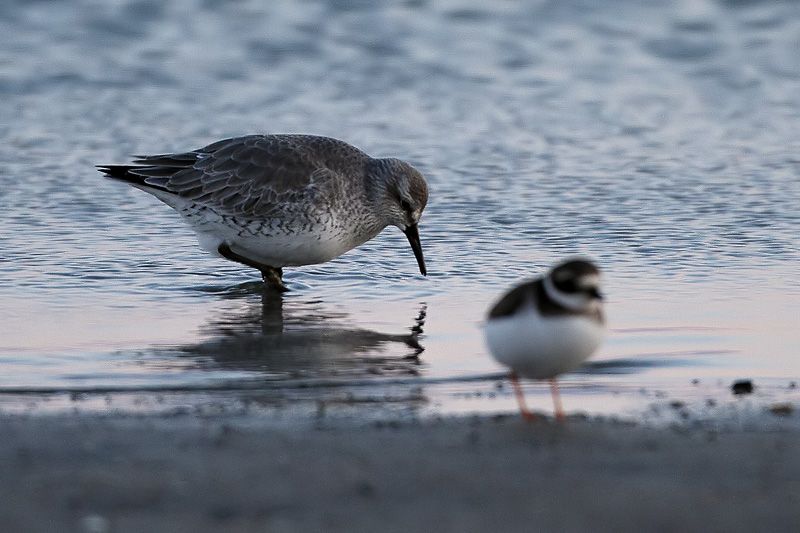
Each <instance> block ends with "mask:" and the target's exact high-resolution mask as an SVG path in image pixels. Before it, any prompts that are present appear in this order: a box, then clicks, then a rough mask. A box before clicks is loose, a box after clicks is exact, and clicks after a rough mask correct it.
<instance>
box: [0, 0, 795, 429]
mask: <svg viewBox="0 0 800 533" xmlns="http://www.w3.org/2000/svg"><path fill="white" fill-rule="evenodd" d="M600 5H601V7H599V8H598V7H597V5H596V3H594V2H585V3H584V2H578V1H574V2H538V3H537V2H528V3H502V4H496V5H495V4H492V10H488V9H486V8H482V7H476V5H475V4H474V3H469V2H442V3H440V2H437V3H428V2H425V1H409V2H406V3H405V4H403V5H395V6H393V7H382V6H378V5H373V3H370V2H363V3H345V2H334V1H331V2H303V3H300V4H297V3H293V2H274V3H270V6H269V7H264V6H262V5H261V3H258V2H246V1H242V2H230V3H229V2H219V3H218V2H212V1H199V0H198V1H190V0H183V1H177V2H170V3H168V4H163V3H161V2H155V1H149V0H142V1H133V0H121V1H118V2H93V1H90V0H83V1H78V2H72V3H68V4H67V3H65V4H56V5H51V4H50V3H45V2H41V3H39V2H32V3H31V2H22V1H20V2H8V3H5V4H4V5H3V6H2V7H0V29H2V31H0V101H2V104H0V131H2V139H3V142H2V143H0V161H2V166H1V167H0V168H1V169H0V206H2V216H0V249H2V257H0V281H2V283H1V284H0V301H2V306H1V307H0V369H1V370H0V391H3V392H4V393H5V394H6V396H5V397H6V398H12V397H13V398H14V400H13V401H7V402H4V403H3V405H4V406H5V408H13V406H14V405H18V403H17V398H18V396H16V395H13V396H12V394H11V393H12V392H13V393H15V394H16V393H20V392H25V391H31V390H36V391H39V392H47V391H64V390H66V391H80V390H94V391H113V390H118V391H119V390H126V391H129V392H130V391H133V392H135V391H157V390H162V391H175V390H177V391H180V390H186V389H193V390H207V389H219V390H222V391H226V390H227V391H230V392H231V394H234V395H235V394H239V393H240V392H241V390H242V389H247V390H258V391H273V392H274V391H278V392H281V391H287V390H294V388H297V387H298V386H299V387H300V388H304V387H309V389H308V390H309V391H310V392H308V393H307V394H305V396H304V398H305V399H307V400H308V399H311V400H313V399H314V398H315V394H317V393H316V392H314V391H318V390H322V389H324V388H325V387H321V386H320V385H325V384H331V383H333V382H335V384H342V383H345V384H349V385H350V386H351V387H352V388H351V389H349V391H350V392H348V394H351V395H352V394H355V395H356V396H359V395H366V397H370V398H381V397H382V396H381V395H383V394H385V392H384V391H386V390H387V387H390V385H389V382H390V381H391V380H394V381H393V383H395V384H396V385H391V387H395V386H397V387H400V389H402V390H403V391H405V392H404V393H403V394H406V393H409V392H408V391H412V392H410V393H409V394H411V398H412V399H411V400H409V402H407V403H408V405H410V406H411V407H410V408H411V409H419V408H420V407H419V405H420V403H421V404H422V405H424V407H422V409H423V410H428V411H432V412H436V413H448V412H470V411H493V410H506V409H511V408H513V400H512V398H511V395H510V394H509V392H508V390H507V387H502V385H501V383H502V382H501V380H500V379H499V378H498V377H497V373H498V372H500V371H501V369H500V368H498V367H497V366H496V365H495V364H494V363H493V362H492V360H491V359H490V358H489V357H488V355H487V353H486V351H485V348H484V346H483V343H482V337H481V330H480V328H481V323H482V320H483V318H484V314H485V310H486V308H487V306H488V305H489V304H490V303H491V301H492V300H493V299H494V298H496V297H497V295H498V294H499V293H500V291H502V290H504V289H506V288H507V287H508V286H509V285H511V284H512V283H514V282H516V281H517V280H519V279H521V278H524V277H528V276H532V275H536V274H538V273H540V272H541V271H542V270H543V269H545V268H546V267H547V266H548V265H550V264H551V263H552V262H553V261H556V260H559V259H560V258H563V257H565V256H568V255H571V254H575V253H582V254H587V255H589V256H591V257H593V258H595V259H596V260H597V262H598V263H599V264H600V265H601V267H602V268H603V270H604V272H605V282H606V285H607V288H606V291H605V292H606V293H607V294H608V295H609V297H610V299H609V303H608V315H609V325H610V328H611V331H610V334H609V338H608V341H607V342H606V344H605V345H604V346H603V348H602V349H601V350H600V352H599V353H598V355H597V356H596V358H595V360H594V363H592V364H590V365H589V366H587V368H586V369H585V370H584V371H582V372H579V373H575V374H572V375H569V376H565V378H564V402H565V405H566V407H567V409H568V410H578V409H580V410H585V411H588V412H596V413H605V414H617V413H622V412H626V413H627V412H640V413H641V412H643V411H645V410H646V409H648V408H649V407H648V406H650V405H651V404H652V401H653V399H656V400H657V399H664V398H667V399H672V398H681V399H688V400H691V401H693V402H695V403H697V404H702V403H703V402H704V401H706V400H708V399H709V398H721V397H725V398H727V397H728V386H729V384H730V382H731V381H733V380H734V379H738V378H751V379H753V380H755V382H756V384H757V386H758V388H757V394H758V395H757V396H756V398H760V400H758V401H762V402H764V403H769V402H771V401H775V400H778V399H783V398H785V397H787V395H789V397H794V396H791V394H793V393H791V392H789V391H793V390H796V388H795V389H791V388H790V387H791V384H792V382H794V381H797V379H798V378H800V357H798V353H800V332H799V331H800V281H798V279H799V278H798V276H797V274H798V270H797V265H798V260H800V240H799V239H798V237H797V235H798V234H800V209H798V207H797V206H799V205H800V179H799V178H800V156H798V154H800V53H798V52H800V38H799V37H798V36H799V35H800V5H798V4H796V3H782V2H781V3H764V2H742V1H737V2H686V3H675V2H657V1H654V2H646V3H640V2H615V3H613V4H600ZM487 7H488V6H487ZM254 132H306V133H316V134H322V135H331V136H335V137H339V138H342V139H345V140H347V141H349V142H351V143H353V144H355V145H357V146H359V147H361V148H363V149H365V150H366V151H367V152H369V153H371V154H372V155H375V156H397V157H401V158H403V159H406V160H408V161H410V162H411V163H412V164H414V165H415V166H417V167H418V168H419V169H420V170H421V171H422V172H423V173H424V174H425V175H426V176H427V177H428V180H429V183H430V187H431V199H430V202H429V204H428V208H427V211H426V213H425V215H424V218H423V222H422V225H421V234H422V239H423V247H424V249H425V254H426V258H427V261H428V268H429V276H428V277H427V278H422V277H421V276H419V275H418V274H416V265H415V262H414V258H413V255H412V253H411V251H410V249H408V245H407V243H406V242H405V239H404V237H403V236H402V234H400V233H399V232H398V231H397V230H394V229H391V228H390V229H387V230H386V231H385V232H384V234H382V235H381V236H379V237H378V238H377V239H375V240H374V241H372V242H370V243H368V244H366V245H364V246H362V247H360V248H358V249H357V250H354V251H352V252H350V253H348V254H346V255H345V256H343V257H341V258H339V259H337V260H335V261H333V262H331V263H328V264H325V265H320V266H314V267H306V268H299V269H294V270H291V271H289V272H288V273H287V279H288V282H289V284H290V286H292V287H293V288H294V289H295V290H293V291H292V292H291V293H289V294H288V295H286V296H285V297H284V298H283V299H282V300H275V299H272V298H266V299H264V298H263V297H262V294H261V291H260V287H259V284H258V283H255V280H256V279H257V278H256V276H255V275H254V274H253V272H249V271H247V270H246V269H242V268H239V267H238V266H236V265H233V264H230V263H227V262H225V261H223V260H220V259H213V258H210V257H209V256H207V255H205V254H204V253H203V252H202V251H201V250H200V249H199V248H198V246H197V245H196V242H195V240H194V237H193V235H192V233H191V231H190V230H189V229H188V228H186V227H184V226H183V225H181V223H180V222H179V220H178V218H177V216H176V215H175V214H174V213H173V212H171V211H170V210H169V209H168V208H167V207H166V206H163V205H162V204H160V203H159V202H158V201H157V200H155V199H154V198H151V197H149V196H148V195H146V194H143V193H141V192H140V191H136V190H134V189H131V188H129V187H126V186H124V185H121V184H117V183H113V182H110V181H108V180H103V179H101V177H100V175H99V174H98V173H97V172H95V170H94V169H93V165H95V164H100V163H109V162H124V161H126V160H127V159H128V158H129V156H130V155H131V154H138V153H145V154H146V153H160V152H165V151H179V150H187V149H193V148H196V147H199V146H202V145H204V144H207V143H209V142H211V141H213V140H216V139H218V138H222V137H226V136H233V135H239V134H246V133H254ZM414 328H416V330H417V331H421V332H422V333H421V335H419V337H418V338H417V337H414V338H413V339H412V338H411V337H410V334H411V332H412V330H414ZM415 342H419V344H420V345H421V346H422V347H423V348H424V351H423V352H421V353H420V354H419V358H418V359H414V358H413V357H411V356H414V355H416V354H417V353H418V352H419V348H417V347H415ZM473 377H478V378H480V379H478V381H469V380H467V378H473ZM387 380H388V381H387ZM693 380H696V381H693ZM370 384H374V386H370ZM304 390H305V389H304ZM237 391H239V392H237ZM354 391H355V392H354ZM530 392H531V403H533V404H534V405H535V406H537V407H540V408H543V409H548V408H549V403H548V402H549V398H548V396H547V389H546V387H544V386H542V385H538V384H532V385H530ZM209 394H210V393H209ZM319 394H320V395H321V394H322V393H321V392H320V393H319ZM201 395H202V394H201ZM401 396H402V394H401ZM193 397H196V396H193ZM359 397H360V396H359ZM56 403H57V402H56ZM400 403H401V404H402V403H403V402H400ZM9 406H10V407H9Z"/></svg>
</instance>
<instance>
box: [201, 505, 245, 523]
mask: <svg viewBox="0 0 800 533" xmlns="http://www.w3.org/2000/svg"><path fill="white" fill-rule="evenodd" d="M208 514H209V516H211V518H212V519H213V520H216V521H218V522H225V521H227V520H230V519H231V518H234V517H235V516H236V515H237V514H238V512H237V511H236V509H234V508H233V507H227V506H221V507H215V508H213V509H211V511H210V512H209V513H208Z"/></svg>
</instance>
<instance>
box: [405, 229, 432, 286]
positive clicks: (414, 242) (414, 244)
mask: <svg viewBox="0 0 800 533" xmlns="http://www.w3.org/2000/svg"><path fill="white" fill-rule="evenodd" d="M403 233H405V234H406V237H408V242H409V243H410V244H411V249H412V250H414V257H416V258H417V264H418V265H419V273H420V274H422V275H423V276H427V275H428V270H427V269H426V268H425V257H424V256H423V255H422V244H420V242H419V229H417V225H416V224H413V225H411V226H408V227H407V228H406V229H405V231H403Z"/></svg>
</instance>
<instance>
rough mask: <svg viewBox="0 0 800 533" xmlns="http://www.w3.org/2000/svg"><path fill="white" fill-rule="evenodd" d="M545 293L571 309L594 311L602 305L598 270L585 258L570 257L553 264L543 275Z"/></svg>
mask: <svg viewBox="0 0 800 533" xmlns="http://www.w3.org/2000/svg"><path fill="white" fill-rule="evenodd" d="M544 288H545V291H547V295H548V296H550V298H552V299H553V300H554V301H556V302H557V303H559V304H560V305H562V306H564V307H566V308H568V309H572V310H573V311H594V310H599V309H600V308H601V306H602V300H603V294H602V293H601V292H600V270H598V268H597V267H596V266H594V265H593V264H592V263H591V262H590V261H587V260H586V259H579V258H576V259H570V260H567V261H564V262H562V263H559V264H557V265H556V266H554V267H553V268H552V269H551V270H550V271H549V272H548V273H547V275H546V276H545V277H544Z"/></svg>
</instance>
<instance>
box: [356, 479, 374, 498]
mask: <svg viewBox="0 0 800 533" xmlns="http://www.w3.org/2000/svg"><path fill="white" fill-rule="evenodd" d="M356 494H358V495H359V496H361V497H362V498H372V497H373V496H375V487H374V486H373V485H372V484H371V483H370V482H369V481H362V482H361V483H359V484H357V485H356Z"/></svg>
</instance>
